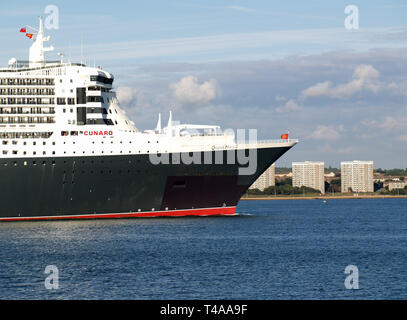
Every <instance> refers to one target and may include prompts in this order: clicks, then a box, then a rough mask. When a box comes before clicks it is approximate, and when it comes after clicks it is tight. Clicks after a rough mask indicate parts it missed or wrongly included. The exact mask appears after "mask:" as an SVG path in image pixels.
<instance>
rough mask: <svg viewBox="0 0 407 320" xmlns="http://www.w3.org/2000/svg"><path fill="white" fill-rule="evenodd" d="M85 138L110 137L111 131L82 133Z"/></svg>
mask: <svg viewBox="0 0 407 320" xmlns="http://www.w3.org/2000/svg"><path fill="white" fill-rule="evenodd" d="M83 134H84V135H85V136H112V135H113V131H84V132H83Z"/></svg>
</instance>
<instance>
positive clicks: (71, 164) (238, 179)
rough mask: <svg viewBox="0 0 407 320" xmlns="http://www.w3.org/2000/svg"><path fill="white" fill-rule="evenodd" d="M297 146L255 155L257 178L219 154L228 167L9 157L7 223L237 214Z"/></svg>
mask: <svg viewBox="0 0 407 320" xmlns="http://www.w3.org/2000/svg"><path fill="white" fill-rule="evenodd" d="M290 148H291V146H284V147H266V148H259V149H256V153H257V156H256V158H257V159H256V161H257V166H256V171H255V173H254V174H251V175H242V174H239V168H241V167H242V166H241V165H239V164H238V163H235V164H228V163H227V151H216V152H223V159H224V160H223V163H222V164H203V163H202V164H188V165H187V164H182V163H181V164H171V162H170V164H153V163H152V161H150V157H149V155H145V154H144V155H112V156H95V157H92V156H87V157H55V158H49V157H47V158H14V159H13V158H8V159H2V160H1V163H0V185H1V191H0V203H1V210H0V221H18V220H24V221H26V220H55V219H96V218H133V217H169V216H174V217H175V216H208V215H234V214H235V208H236V205H237V203H238V201H239V199H240V198H241V196H242V195H243V194H244V193H245V191H246V190H247V189H248V188H249V186H250V185H251V184H252V183H253V182H254V181H255V180H256V179H257V178H258V177H259V176H260V175H261V174H262V173H263V172H264V171H265V170H266V169H267V168H268V167H269V166H270V165H271V164H272V163H274V162H275V161H276V160H277V159H278V158H280V157H281V156H282V155H283V154H284V153H285V152H286V151H287V150H289V149H290ZM246 151H248V150H246ZM208 153H211V155H210V156H211V157H212V159H215V152H210V151H209V152H208ZM170 156H171V155H170ZM201 156H202V159H207V158H208V156H209V155H208V154H206V155H204V152H202V153H201ZM170 159H171V157H170ZM202 162H203V161H202Z"/></svg>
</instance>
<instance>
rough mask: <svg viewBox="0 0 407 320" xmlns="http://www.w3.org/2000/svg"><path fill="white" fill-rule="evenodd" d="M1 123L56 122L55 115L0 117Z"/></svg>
mask: <svg viewBox="0 0 407 320" xmlns="http://www.w3.org/2000/svg"><path fill="white" fill-rule="evenodd" d="M0 123H55V119H54V117H0Z"/></svg>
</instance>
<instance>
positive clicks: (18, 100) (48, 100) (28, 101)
mask: <svg viewBox="0 0 407 320" xmlns="http://www.w3.org/2000/svg"><path fill="white" fill-rule="evenodd" d="M7 104H55V98H0V105H7Z"/></svg>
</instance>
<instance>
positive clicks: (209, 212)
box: [0, 207, 236, 221]
mask: <svg viewBox="0 0 407 320" xmlns="http://www.w3.org/2000/svg"><path fill="white" fill-rule="evenodd" d="M235 210H236V207H219V208H204V209H183V210H170V211H148V212H147V211H146V212H130V213H101V214H81V215H64V216H44V217H10V218H0V221H33V220H76V219H116V218H152V217H185V216H218V215H228V216H230V215H235Z"/></svg>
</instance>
